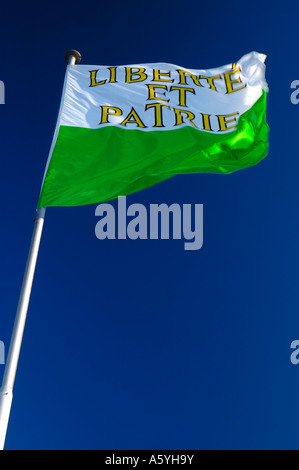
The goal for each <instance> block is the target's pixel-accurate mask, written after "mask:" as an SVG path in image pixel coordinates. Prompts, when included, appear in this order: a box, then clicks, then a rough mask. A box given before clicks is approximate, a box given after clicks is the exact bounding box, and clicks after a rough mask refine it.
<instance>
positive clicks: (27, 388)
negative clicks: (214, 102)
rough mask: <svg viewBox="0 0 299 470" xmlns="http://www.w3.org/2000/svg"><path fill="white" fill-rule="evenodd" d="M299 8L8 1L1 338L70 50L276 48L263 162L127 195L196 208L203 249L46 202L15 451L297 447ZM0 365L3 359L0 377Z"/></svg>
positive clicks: (125, 59)
mask: <svg viewBox="0 0 299 470" xmlns="http://www.w3.org/2000/svg"><path fill="white" fill-rule="evenodd" d="M298 9H299V7H298V6H296V5H295V4H294V2H290V1H285V2H283V3H281V4H280V5H278V4H277V3H273V2H270V1H267V2H261V1H256V0H252V1H251V2H249V3H248V2H247V3H243V4H242V3H240V2H237V1H234V0H232V1H230V2H229V3H227V2H226V3H225V2H220V1H214V2H210V3H208V2H206V3H202V2H198V1H193V0H191V1H190V2H188V3H182V2H179V1H175V0H174V1H172V2H171V3H170V2H165V1H163V0H162V1H161V0H160V1H156V0H154V1H152V2H150V3H142V2H140V3H137V2H119V1H115V2H112V3H111V2H110V3H109V2H108V3H105V2H102V3H99V2H92V3H90V2H87V3H86V2H85V3H84V2H80V3H79V2H74V1H72V2H69V1H67V2H59V4H58V3H54V2H51V3H49V2H30V4H28V3H24V2H17V3H16V2H14V3H12V2H10V3H7V2H6V5H2V6H1V30H0V52H1V60H0V80H3V81H4V82H5V86H6V104H5V105H1V106H0V136H1V140H0V155H1V168H2V171H1V185H0V192H1V201H2V204H1V216H2V224H1V235H0V236H1V244H0V256H1V271H0V282H1V286H2V288H1V302H0V308H1V313H0V340H2V341H4V343H5V345H6V346H7V348H8V345H9V340H10V335H11V331H12V326H13V321H14V316H15V310H16V306H17V302H18V296H19V291H20V286H21V282H22V277H23V272H24V268H25V263H26V257H27V253H28V248H29V243H30V237H31V233H32V228H33V224H32V219H33V218H34V215H35V207H36V204H37V200H38V195H39V190H40V185H41V180H42V176H43V172H44V167H45V164H46V160H47V156H48V151H49V148H50V145H51V140H52V136H53V132H54V128H55V122H56V116H57V111H58V106H59V102H60V96H61V90H62V84H63V79H64V73H65V65H66V64H65V62H64V52H65V51H66V50H67V49H70V48H76V49H78V50H79V51H80V52H81V54H82V63H85V64H98V65H107V66H109V65H110V66H111V65H124V64H132V63H150V62H162V61H163V62H169V63H174V64H177V65H181V66H183V67H189V68H194V69H199V68H209V67H216V66H221V65H224V64H227V63H230V62H232V61H236V60H237V59H239V58H240V57H241V56H242V55H244V54H246V53H247V52H250V51H253V50H256V51H258V52H262V53H265V54H267V56H268V57H267V61H266V65H267V72H266V77H267V81H268V84H269V89H270V93H269V95H268V123H269V125H270V130H271V132H270V152H269V156H268V157H267V158H266V159H265V160H264V161H262V162H261V163H260V164H259V165H257V166H255V167H252V168H249V169H247V170H243V171H240V172H237V173H235V174H232V175H203V174H198V175H189V176H187V175H186V176H177V177H175V178H173V179H171V180H168V181H167V182H164V183H162V184H160V185H157V186H154V187H152V188H149V189H147V190H144V191H142V192H140V193H137V194H134V195H132V196H130V197H128V198H127V203H128V204H131V203H133V202H139V203H142V204H144V205H145V206H146V207H149V204H150V203H162V202H164V203H167V204H171V203H174V202H176V203H179V204H183V203H185V204H195V203H197V204H199V203H202V204H203V205H204V245H203V248H202V249H201V250H199V251H184V249H183V241H180V240H168V241H167V240H136V241H131V240H106V241H99V240H98V239H97V238H96V237H95V233H94V230H95V225H96V222H97V220H98V219H97V218H96V217H95V215H94V212H95V207H96V205H93V206H85V207H78V208H50V209H48V211H47V215H46V221H45V226H44V233H43V237H42V243H41V248H40V253H39V259H38V264H37V270H36V276H35V280H34V285H33V291H32V296H31V302H30V306H29V313H28V319H27V324H26V329H25V334H24V341H23V346H22V351H21V356H20V362H19V368H18V372H17V377H16V382H15V388H14V400H13V405H12V412H11V419H10V423H9V428H8V434H7V441H6V448H7V449H253V448H255V449H257V448H258V449H259V448H262V449H277V448H283V449H289V448H292V449H299V432H298V419H299V406H298V387H299V366H297V367H296V366H294V365H292V364H291V362H290V354H291V350H290V344H291V342H292V341H293V340H295V339H298V338H299V293H298V292H299V291H298V285H299V268H298V259H299V245H298V231H299V216H298V202H299V195H298V172H299V151H298V150H299V149H298V137H297V136H298V118H299V106H298V107H296V106H294V105H292V104H291V102H290V93H291V90H290V83H291V82H292V81H293V80H295V79H299V71H298V60H297V44H298V39H299V37H298V36H299V33H298ZM3 370H4V366H0V378H2V374H3Z"/></svg>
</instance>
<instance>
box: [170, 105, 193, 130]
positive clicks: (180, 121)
mask: <svg viewBox="0 0 299 470" xmlns="http://www.w3.org/2000/svg"><path fill="white" fill-rule="evenodd" d="M173 110H174V112H175V126H180V125H181V124H184V123H185V121H184V119H183V116H182V114H185V115H186V116H187V119H188V121H189V122H190V124H192V126H193V127H196V125H195V124H194V122H193V119H195V115H194V114H193V113H191V111H183V110H182V109H177V108H173Z"/></svg>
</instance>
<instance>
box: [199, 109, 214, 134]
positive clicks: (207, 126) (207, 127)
mask: <svg viewBox="0 0 299 470" xmlns="http://www.w3.org/2000/svg"><path fill="white" fill-rule="evenodd" d="M201 115H202V123H203V130H204V131H211V130H212V129H211V121H210V117H211V115H210V114H204V113H201Z"/></svg>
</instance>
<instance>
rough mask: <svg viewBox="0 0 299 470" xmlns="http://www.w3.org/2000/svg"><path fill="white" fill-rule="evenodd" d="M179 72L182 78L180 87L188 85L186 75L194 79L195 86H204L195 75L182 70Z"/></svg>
mask: <svg viewBox="0 0 299 470" xmlns="http://www.w3.org/2000/svg"><path fill="white" fill-rule="evenodd" d="M177 72H178V73H179V76H180V81H179V85H187V81H186V75H189V77H190V78H192V80H193V83H194V85H197V86H202V84H201V83H199V81H198V78H197V76H196V75H194V74H193V73H191V72H187V71H186V70H180V69H179V70H177Z"/></svg>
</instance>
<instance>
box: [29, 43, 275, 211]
mask: <svg viewBox="0 0 299 470" xmlns="http://www.w3.org/2000/svg"><path fill="white" fill-rule="evenodd" d="M265 58H266V57H265V55H263V54H259V53H257V52H252V53H250V54H247V55H245V56H244V57H242V58H241V59H240V60H239V61H238V62H235V63H232V64H229V65H226V66H223V67H219V68H215V69H210V70H193V69H185V68H183V67H179V66H176V65H172V64H165V63H162V64H161V63H158V64H145V65H130V66H118V67H104V66H90V65H68V67H67V71H66V77H65V84H64V90H63V94H62V101H61V108H60V112H59V117H58V121H57V126H56V130H55V134H54V139H53V143H52V147H51V150H50V155H49V158H48V162H47V166H46V170H45V175H44V180H43V185H42V190H41V194H40V199H39V203H38V205H39V206H40V207H48V206H77V205H85V204H93V203H99V202H103V201H107V200H111V199H114V198H117V197H118V196H119V195H128V194H130V193H133V192H136V191H139V190H141V189H144V188H147V187H149V186H152V185H154V184H156V183H159V182H161V181H163V180H166V179H167V178H170V177H172V176H174V175H176V174H184V173H224V174H225V173H231V172H234V171H236V170H240V169H243V168H247V167H249V166H252V165H255V164H256V163H258V162H259V161H260V160H262V159H263V158H264V157H265V156H266V155H267V153H268V131H269V129H268V125H267V122H266V101H267V93H268V87H267V83H266V80H265V65H264V61H265Z"/></svg>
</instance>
